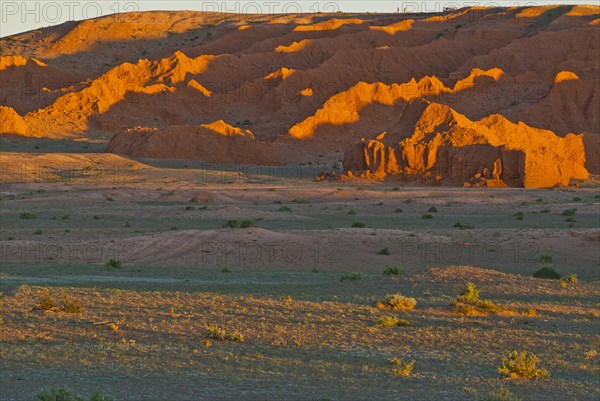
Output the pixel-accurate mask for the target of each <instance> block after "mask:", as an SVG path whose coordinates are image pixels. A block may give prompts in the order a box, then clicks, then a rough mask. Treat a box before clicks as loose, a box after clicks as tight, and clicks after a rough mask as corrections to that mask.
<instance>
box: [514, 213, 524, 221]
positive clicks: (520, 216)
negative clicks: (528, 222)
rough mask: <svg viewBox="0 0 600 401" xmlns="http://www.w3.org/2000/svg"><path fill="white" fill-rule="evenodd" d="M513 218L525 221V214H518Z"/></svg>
mask: <svg viewBox="0 0 600 401" xmlns="http://www.w3.org/2000/svg"><path fill="white" fill-rule="evenodd" d="M513 216H515V218H516V219H517V220H523V212H517V213H515V214H514V215H513Z"/></svg>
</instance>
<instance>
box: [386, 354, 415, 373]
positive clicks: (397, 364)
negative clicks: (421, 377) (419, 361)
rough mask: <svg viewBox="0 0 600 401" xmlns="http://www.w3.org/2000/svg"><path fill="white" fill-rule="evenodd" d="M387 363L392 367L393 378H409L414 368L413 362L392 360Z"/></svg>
mask: <svg viewBox="0 0 600 401" xmlns="http://www.w3.org/2000/svg"><path fill="white" fill-rule="evenodd" d="M389 362H390V363H391V364H392V365H393V366H392V374H393V375H394V376H410V374H411V373H412V371H413V368H414V366H415V361H405V360H403V359H399V358H392V359H390V360H389Z"/></svg>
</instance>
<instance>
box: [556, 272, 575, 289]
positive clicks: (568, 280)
mask: <svg viewBox="0 0 600 401" xmlns="http://www.w3.org/2000/svg"><path fill="white" fill-rule="evenodd" d="M578 282H579V279H578V278H577V274H575V273H573V274H569V275H568V276H566V277H563V278H561V279H560V285H561V287H563V288H566V287H568V286H569V285H577V283H578Z"/></svg>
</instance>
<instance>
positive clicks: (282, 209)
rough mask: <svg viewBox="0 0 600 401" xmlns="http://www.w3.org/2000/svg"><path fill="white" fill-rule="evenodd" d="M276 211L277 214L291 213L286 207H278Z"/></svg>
mask: <svg viewBox="0 0 600 401" xmlns="http://www.w3.org/2000/svg"><path fill="white" fill-rule="evenodd" d="M277 211H278V212H291V211H292V209H290V208H289V207H287V206H282V207H280V208H279V209H277Z"/></svg>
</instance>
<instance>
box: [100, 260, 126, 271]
mask: <svg viewBox="0 0 600 401" xmlns="http://www.w3.org/2000/svg"><path fill="white" fill-rule="evenodd" d="M104 267H106V268H108V269H120V268H121V267H123V264H122V263H121V261H120V260H116V259H109V260H108V262H106V263H105V264H104Z"/></svg>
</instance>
